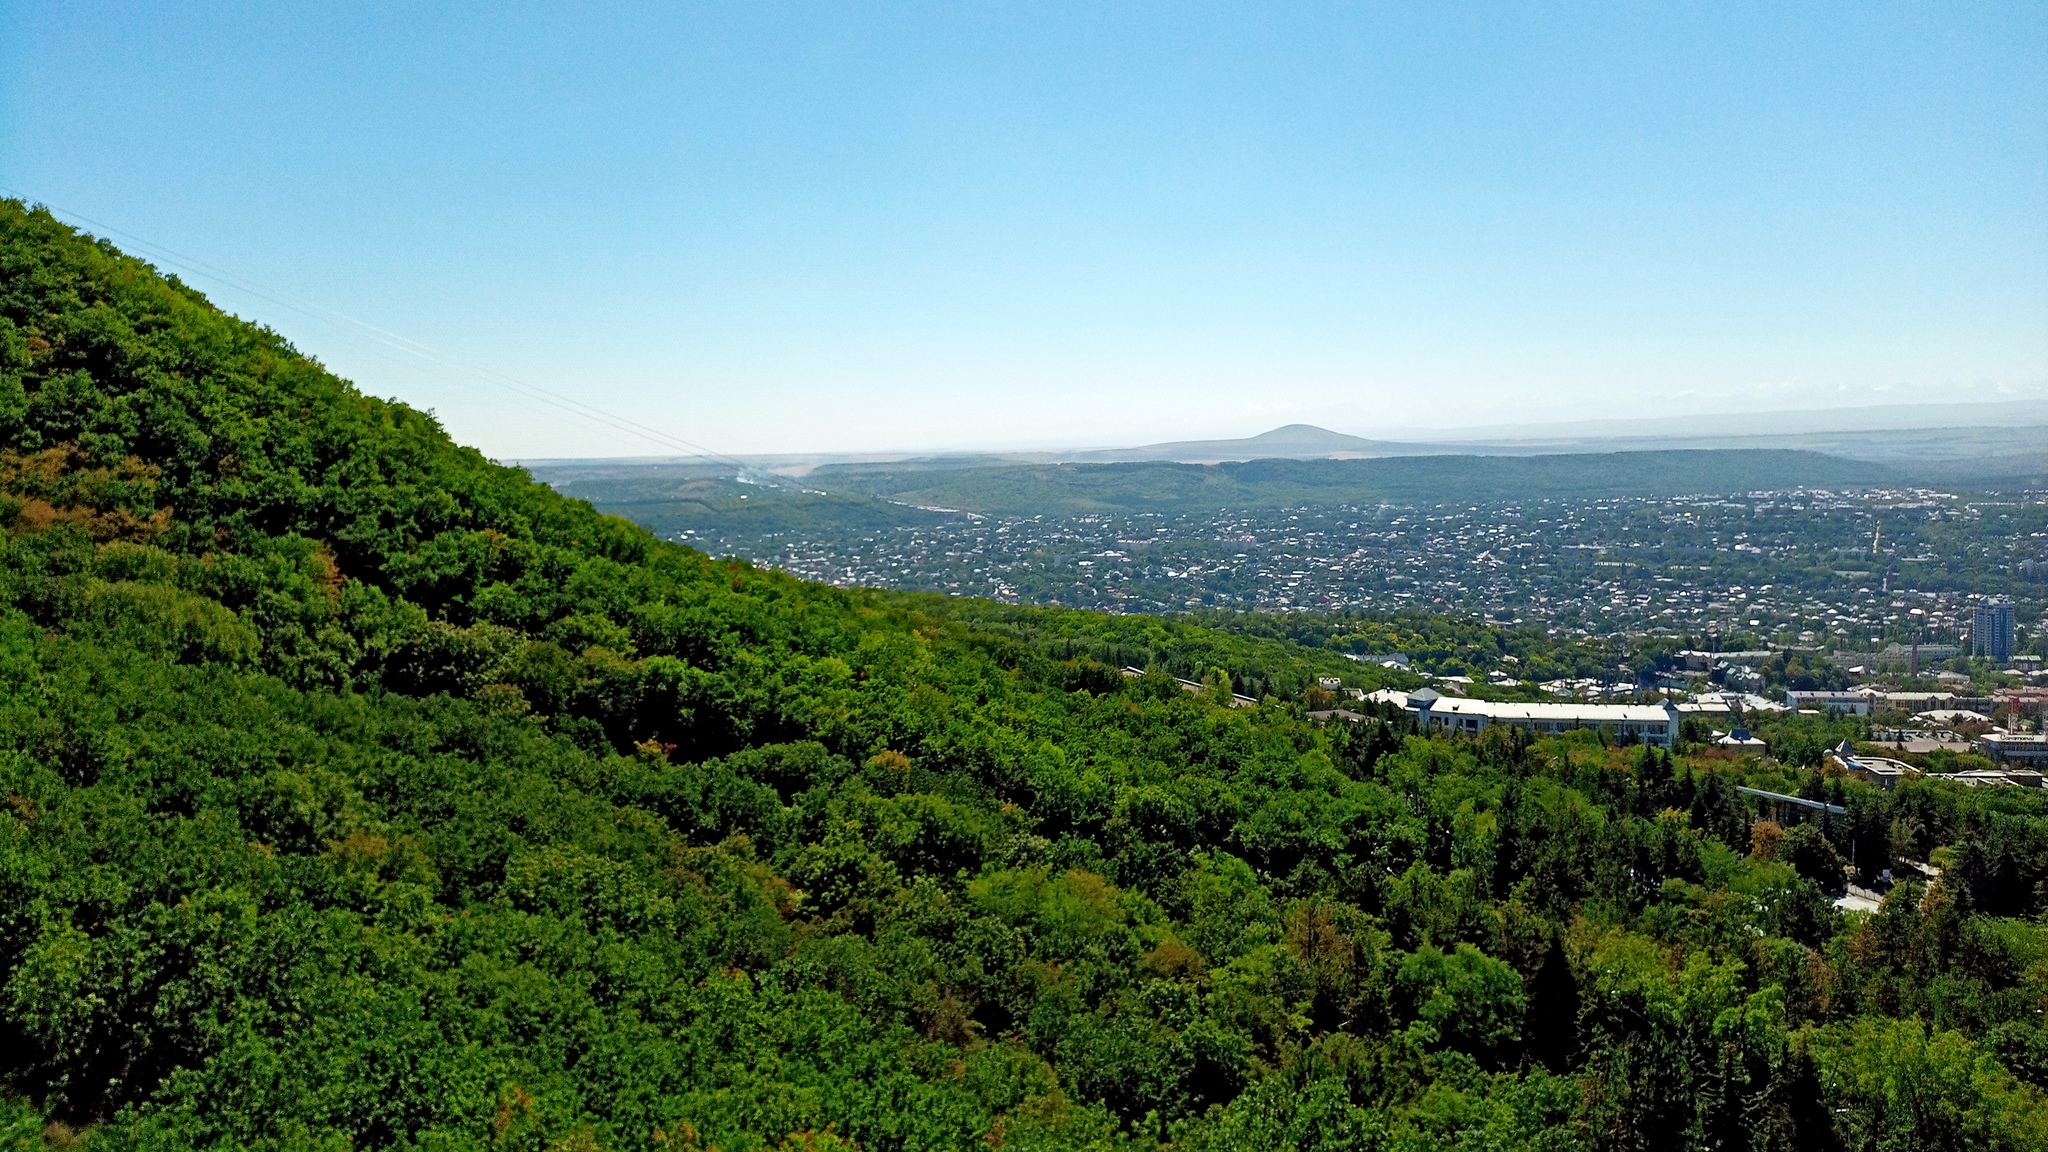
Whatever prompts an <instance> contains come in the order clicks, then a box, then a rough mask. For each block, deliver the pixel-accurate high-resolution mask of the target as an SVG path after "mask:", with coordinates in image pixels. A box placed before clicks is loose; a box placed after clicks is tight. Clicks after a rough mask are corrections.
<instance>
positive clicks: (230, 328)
mask: <svg viewBox="0 0 2048 1152" xmlns="http://www.w3.org/2000/svg"><path fill="white" fill-rule="evenodd" d="M0 522H4V524H5V527H6V531H5V533H4V535H0V799H4V801H5V803H4V805H0V980H4V989H0V1086H4V1092H5V1095H4V1099H0V1138H4V1139H6V1140H10V1141H12V1142H13V1144H14V1145H17V1146H23V1147H28V1146H34V1145H36V1144H37V1143H38V1142H40V1141H44V1140H48V1141H51V1142H58V1143H62V1142H66V1141H70V1140H73V1139H76V1138H77V1137H78V1135H79V1134H80V1133H83V1134H84V1138H85V1139H86V1140H87V1141H88V1142H89V1145H90V1146H91V1147H94V1148H99V1147H105V1148H110V1149H117V1148H118V1149H125V1148H136V1149H143V1148H164V1149H171V1148H191V1147H206V1148H228V1147H274V1148H302V1147H304V1148H315V1147H317V1148H329V1149H343V1148H359V1149H360V1148H385V1147H419V1148H435V1149H467V1148H476V1149H485V1148H491V1149H497V1148H505V1149H515V1148H516V1149H543V1148H564V1149H578V1148H580V1149H592V1148H611V1149H620V1148H648V1147H654V1148H668V1149H709V1148H713V1147H716V1148H720V1149H725V1150H727V1152H737V1150H743V1149H762V1148H790V1149H798V1148H801V1149H832V1148H846V1147H856V1146H857V1147H859V1148H863V1149H951V1148H974V1147H1015V1148H1024V1149H1031V1148H1047V1149H1050V1148H1103V1149H1109V1148H1121V1147H1127V1146H1129V1147H1154V1148H1158V1147H1169V1146H1170V1147H1172V1148H1176V1149H1188V1150H1191V1152H1192V1150H1211V1149H1213V1150H1217V1152H1223V1150H1237V1149H1247V1150H1249V1149H1270V1148H1276V1147H1303V1148H1311V1147H1313V1148H1330V1149H1336V1148H1387V1149H1406V1148H1414V1149H1423V1148H1445V1147H1461V1148H1475V1149H1476V1148H1520V1147H1539V1148H1560V1149H1562V1148H1589V1149H1590V1148H1602V1149H1607V1148H1614V1149H1621V1148H1658V1149H1664V1148H1673V1147H1697V1148H1728V1147H1738V1146H1739V1147H1756V1148H1784V1149H1790V1148H1831V1147H1833V1148H1845V1149H1846V1148H1856V1149H1863V1148H1877V1149H1911V1148H1958V1149H1960V1148H2013V1149H2021V1148H2027V1149H2031V1148H2039V1147H2042V1146H2043V1145H2044V1143H2048V1105H2044V1103H2043V1097H2042V1089H2043V1086H2044V1085H2048V1032H2044V1030H2043V1021H2042V1010H2043V1008H2044V1006H2048V927H2044V924H2043V921H2042V915H2043V912H2044V908H2048V812H2044V805H2043V804H2042V803H2041V798H2040V797H2038V796H2034V795H2031V794H2021V793H2020V792H2019V791H2018V790H2012V791H2008V792H2004V793H1988V792H1977V793H1970V792H1963V791H1961V790H1958V789H1955V788H1953V787H1950V786H1949V785H1946V784H1941V783H1916V784H1909V785H1907V786H1905V787H1903V788H1902V789H1901V790H1900V791H1899V792H1898V793H1895V794H1890V795H1886V794H1879V793H1876V792H1874V791H1871V790H1869V789H1867V788H1865V787H1864V786H1862V785H1860V784H1855V783H1852V782H1845V781H1841V780H1832V779H1828V778H1825V777H1824V776H1823V775H1821V774H1820V773H1819V772H1817V771H1814V770H1811V769H1806V768H1802V767H1799V766H1798V765H1797V764H1796V763H1791V762H1784V763H1780V762H1778V761H1776V760H1773V761H1766V762H1757V761H1754V760H1749V761H1742V760H1736V759H1734V758H1732V757H1728V756H1724V755H1717V754H1710V753H1708V752H1704V751H1698V752H1681V754H1680V755H1678V756H1676V757H1673V756H1672V755H1670V754H1668V753H1665V752H1660V751H1656V750H1644V749H1640V748H1612V747H1607V746H1604V745H1603V744H1602V743H1601V741H1600V740H1599V739H1598V737H1597V734H1594V733H1578V734H1574V735H1573V736H1571V737H1568V738H1555V739H1546V740H1543V741H1538V742H1534V743H1531V742H1530V741H1528V740H1527V739H1523V738H1520V737H1516V736H1512V735H1506V736H1504V735H1502V734H1500V733H1489V734H1488V736H1487V738H1486V739H1484V740H1479V741H1472V740H1450V739H1446V738H1442V737H1424V736H1421V735H1418V734H1417V733H1415V732H1413V731H1412V729H1410V728H1409V727H1407V726H1406V725H1405V724H1404V722H1403V721H1402V720H1401V719H1400V718H1399V716H1397V715H1393V714H1387V715H1383V716H1380V717H1378V718H1375V719H1369V720H1367V721H1366V722H1364V723H1361V724H1348V723H1345V722H1343V721H1341V720H1340V721H1337V722H1335V723H1334V724H1329V725H1325V724H1319V723H1317V722H1316V721H1314V720H1312V719H1311V718H1309V717H1308V715H1307V710H1306V708H1305V704H1306V703H1307V701H1308V697H1309V696H1310V695H1312V693H1313V691H1314V690H1313V689H1312V687H1311V686H1312V684H1313V678H1314V677H1315V676H1316V675H1319V674H1333V670H1334V672H1341V673H1342V674H1343V675H1345V676H1348V677H1351V678H1352V681H1353V682H1354V683H1361V686H1371V684H1374V683H1377V682H1378V681H1365V682H1361V681H1359V680H1358V677H1360V676H1364V675H1367V673H1366V672H1364V671H1362V670H1360V669H1359V667H1358V666H1357V665H1354V664H1350V663H1349V662H1347V661H1344V660H1343V659H1342V657H1341V656H1339V655H1337V654H1335V653H1333V652H1330V651H1328V650H1326V649H1312V648H1306V647H1301V646H1299V645H1296V644H1294V643H1293V642H1291V641H1290V640H1289V639H1287V638H1284V637H1280V636H1261V635H1257V634H1256V631H1257V630H1239V631H1236V632H1223V631H1214V630H1210V629H1206V628H1204V627H1202V626H1200V625H1198V624H1195V623H1190V622H1185V621H1182V622H1168V621H1160V620H1155V619H1150V618H1141V617H1131V618H1110V617H1102V616H1094V615H1091V614H1087V613H1079V612H1064V613H1063V612H1056V611H1044V610H1031V609H1018V608H1004V607H1001V606H998V605H992V604H988V603H985V602H980V601H966V600H947V599H942V598H915V597H892V596H886V595H883V594H879V593H873V592H848V591H842V590H835V589H831V588H825V587H820V586H815V585H807V584H803V583H801V582H798V581H796V580H793V579H790V578H788V577H786V576H782V575H779V574H776V573H772V572H763V571H759V570H756V569H753V568H751V567H748V566H746V565H743V564H737V563H724V562H716V561H712V560H710V559H708V558H706V557H704V556H702V555H700V554H698V553H695V552H692V551H690V550H688V549H685V548H683V547H680V546H677V545H669V544H662V543H658V542H657V541H655V540H654V539H653V538H652V537H651V536H649V535H648V534H647V533H645V532H644V531H642V530H640V529H638V528H635V527H634V526H632V525H630V524H628V523H626V522H624V521H621V520H617V519H613V518H607V517H603V516H599V515H597V514H596V513H595V512H593V511H592V510H591V509H590V508H589V507H588V506H587V505H584V504H581V503H579V502H574V501H569V500H566V499H563V498H561V497H559V496H558V495H556V494H555V493H554V492H552V491H551V490H549V489H547V488H545V487H544V486H541V485H537V484H534V483H532V482H531V481H530V480H529V479H528V478H527V477H526V476H525V475H524V474H523V473H521V472H519V471H518V470H516V469H510V468H504V467H499V466H497V465H494V464H492V463H490V462H489V461H487V460H485V459H483V458H482V457H481V456H479V455H478V454H477V453H475V452H473V451H470V450H467V449H464V448H461V447H459V446H457V445H455V444H453V443H451V442H450V441H449V440H448V438H447V437H446V436H445V435H444V434H443V433H442V432H441V430H440V429H439V428H438V427H437V426H436V425H435V423H434V422H433V420H432V419H431V418H429V417H428V416H426V415H423V414H421V413H418V412H415V411H413V410H411V409H408V408H406V407H404V406H403V405H399V404H395V403H389V402H384V401H379V400H375V399H371V398H368V397H365V396H364V395H362V394H361V393H359V392H357V391H356V390H355V389H354V388H353V387H351V386H350V385H348V384H346V383H345V382H343V381H341V380H338V379H336V378H335V377H333V376H332V375H330V374H328V373H327V372H325V371H324V370H322V369H321V368H320V367H319V366H318V365H316V364H314V363H312V362H311V361H309V360H307V359H306V358H304V357H302V356H300V355H299V354H297V353H296V352H294V351H293V350H292V349H291V348H290V347H289V346H288V345H286V344H285V343H284V342H283V341H282V340H280V339H279V338H278V337H276V336H275V335H274V334H271V333H268V332H266V331H263V330H261V329H258V328H255V327H252V326H250V325H248V324H245V323H242V322H239V321H236V320H234V319H232V318H229V317H226V316H224V315H222V314H220V313H219V312H217V311H216V310H214V309H213V308H211V307H210V306H209V305H208V304H207V303H206V302H205V301H204V300H203V299H202V298H201V297H200V296H198V295H197V294H196V293H193V292H191V291H190V290H188V289H185V288H183V287H181V286H180V285H178V284H177V283H176V282H175V281H169V280H166V279H163V278H160V277H158V276H157V275H156V274H155V273H154V272H153V271H152V270H150V269H149V268H147V267H146V266H144V265H142V264H140V263H139V262H136V261H134V260H132V259H129V258H126V257H124V256H122V255H121V254H119V253H118V252H116V251H115V250H113V248H112V247H111V246H108V245H106V244H104V243H96V242H93V241H91V240H88V239H86V238H83V237H80V236H78V235H76V234H74V233H73V232H71V231H70V230H68V229H66V228H65V227H63V226H61V225H59V224H58V223H56V222H55V221H54V220H52V219H51V218H50V217H49V216H48V215H47V214H44V213H40V212H36V211H31V210H29V209H26V208H25V207H23V206H21V205H19V204H14V203H0ZM1127 665H1128V666H1135V667H1143V668H1149V669H1151V671H1150V672H1148V673H1147V674H1145V675H1142V676H1127V675H1125V674H1123V673H1122V672H1121V671H1119V669H1120V668H1123V667H1124V666H1127ZM1219 670H1220V674H1219ZM1168 673H1173V674H1176V675H1178V676H1181V677H1183V678H1185V679H1189V680H1195V681H1202V682H1205V683H1207V684H1209V685H1210V687H1209V688H1206V689H1203V690H1200V691H1194V692H1190V691H1187V690H1185V688H1184V687H1183V685H1182V684H1181V683H1179V682H1178V681H1176V680H1175V679H1174V678H1173V676H1171V675H1168ZM1379 674H1380V673H1379V672H1378V671H1377V670H1374V671H1373V672H1372V673H1371V675H1375V676H1376V675H1379ZM1389 675H1391V673H1389ZM1225 681H1227V682H1228V683H1227V684H1226V683H1225ZM1224 687H1231V688H1235V689H1236V690H1238V691H1240V692H1243V691H1246V690H1247V689H1249V690H1251V691H1250V692H1249V694H1251V695H1255V696H1258V697H1261V698H1262V699H1263V703H1261V704H1259V705H1258V706H1256V707H1233V706H1231V701H1230V699H1229V696H1228V693H1227V692H1224V691H1222V690H1221V689H1223V688H1224ZM1794 735H1796V734H1794ZM1787 738H1788V739H1790V738H1791V737H1790V736H1788V737H1787ZM1786 747H1788V748H1789V747H1790V745H1787V746H1786ZM1788 757H1789V759H1790V760H1797V759H1799V757H1796V756H1791V755H1790V754H1789V753H1788ZM1744 780H1749V781H1750V782H1752V783H1757V784H1760V785H1762V786H1765V787H1769V788H1772V789H1774V790H1780V791H1806V792H1809V793H1811V794H1814V795H1816V796H1827V797H1830V798H1832V800H1833V802H1836V803H1839V804H1841V805H1842V806H1843V807H1845V808H1846V809H1847V811H1848V815H1847V816H1845V817H1829V818H1828V819H1827V820H1826V821H1825V822H1823V823H1821V824H1815V825H1801V826H1796V827H1793V828H1791V829H1789V830H1782V829H1781V830H1778V831H1777V832H1771V831H1770V829H1771V828H1775V826H1774V825H1773V826H1769V827H1766V826H1765V825H1761V824H1755V825H1753V823H1752V813H1751V812H1750V811H1749V810H1748V809H1747V808H1746V807H1745V806H1744V802H1743V800H1742V798H1741V797H1740V795H1739V794H1738V793H1736V792H1735V791H1734V786H1735V785H1736V784H1737V783H1740V782H1742V781H1744ZM1933 859H1939V860H1941V861H1944V862H1946V863H1947V865H1948V866H1947V867H1946V869H1944V870H1941V871H1940V872H1939V873H1938V874H1937V873H1935V872H1933V871H1932V870H1931V869H1930V871H1929V873H1928V875H1929V876H1937V875H1938V878H1936V879H1933V880H1932V882H1931V883H1925V882H1921V881H1917V880H1916V881H1913V882H1909V883H1903V884H1901V885H1899V886H1898V887H1896V888H1894V889H1893V890H1892V892H1891V893H1890V895H1889V896H1888V897H1887V899H1886V900H1885V902H1884V905H1883V907H1882V909H1881V910H1879V911H1878V912H1876V913H1874V914H1847V915H1845V914H1843V913H1840V912H1838V911H1837V909H1836V907H1835V905H1834V903H1833V900H1832V899H1831V896H1832V894H1833V893H1834V892H1835V891H1838V890H1839V889H1840V888H1841V887H1842V886H1843V885H1845V884H1846V883H1848V882H1850V881H1851V880H1856V881H1859V882H1874V881H1875V880H1876V878H1877V876H1878V874H1879V873H1880V872H1882V871H1883V870H1884V869H1885V868H1887V867H1898V868H1900V869H1901V871H1902V873H1903V872H1904V870H1905V869H1906V867H1907V865H1906V862H1907V861H1930V860H1933Z"/></svg>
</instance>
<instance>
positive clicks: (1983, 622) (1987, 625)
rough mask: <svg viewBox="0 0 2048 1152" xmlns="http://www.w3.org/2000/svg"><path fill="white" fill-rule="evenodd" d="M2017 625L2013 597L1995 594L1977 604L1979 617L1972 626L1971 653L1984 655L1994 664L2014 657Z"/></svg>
mask: <svg viewBox="0 0 2048 1152" xmlns="http://www.w3.org/2000/svg"><path fill="white" fill-rule="evenodd" d="M2017 625H2018V620H2017V619H2016V618H2015V617H2014V615H2013V609H2012V597H2010V596H1993V597H1992V598H1991V599H1989V600H1986V601H1985V602H1984V603H1982V604H1979V605H1977V619H1976V620H1975V622H1974V623H1973V624H1972V626H1971V628H1970V655H1972V656H1982V657H1984V658H1986V659H1988V660H1990V661H1991V662H1992V663H1994V664H1996V663H2000V662H2003V661H2006V660H2010V659H2012V648H2013V643H2012V642H2013V633H2014V631H2015V630H2016V628H2017Z"/></svg>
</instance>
